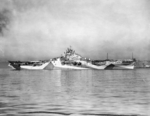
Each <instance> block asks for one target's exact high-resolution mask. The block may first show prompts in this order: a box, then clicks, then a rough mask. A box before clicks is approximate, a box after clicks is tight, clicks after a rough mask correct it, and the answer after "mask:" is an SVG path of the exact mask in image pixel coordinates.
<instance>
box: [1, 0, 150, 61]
mask: <svg viewBox="0 0 150 116" xmlns="http://www.w3.org/2000/svg"><path fill="white" fill-rule="evenodd" d="M149 6H150V2H149V0H0V15H2V14H3V17H6V18H7V19H9V20H8V22H7V24H6V27H3V28H2V29H3V30H2V31H3V32H2V33H1V35H0V52H1V54H0V59H2V60H4V59H5V60H37V59H49V58H52V57H57V56H60V55H61V54H62V53H63V52H64V51H65V49H66V48H67V47H69V46H70V45H71V46H72V47H73V48H74V49H75V50H76V52H77V53H79V54H81V55H82V56H85V57H89V58H92V59H105V58H106V54H107V53H108V54H109V58H112V59H121V58H131V55H132V52H133V53H134V56H135V57H136V58H137V59H141V60H146V59H148V60H150V38H149V37H150V8H149ZM4 11H5V12H4ZM6 11H7V12H6ZM1 17H2V16H1ZM2 20H3V19H2V18H0V24H1V23H2V22H3V21H2Z"/></svg>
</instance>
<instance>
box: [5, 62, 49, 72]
mask: <svg viewBox="0 0 150 116" xmlns="http://www.w3.org/2000/svg"><path fill="white" fill-rule="evenodd" d="M8 62H9V64H8V66H9V67H11V68H12V69H16V70H21V69H27V70H42V69H44V68H45V67H46V66H47V65H48V64H49V63H50V61H8Z"/></svg>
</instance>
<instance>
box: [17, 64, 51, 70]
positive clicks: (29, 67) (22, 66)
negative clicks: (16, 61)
mask: <svg viewBox="0 0 150 116" xmlns="http://www.w3.org/2000/svg"><path fill="white" fill-rule="evenodd" d="M49 63H50V62H46V63H43V64H42V65H40V66H32V65H31V66H28V65H21V66H20V68H21V69H27V70H43V69H44V68H45V67H46V66H47V65H48V64H49Z"/></svg>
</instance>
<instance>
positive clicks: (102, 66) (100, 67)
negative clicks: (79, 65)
mask: <svg viewBox="0 0 150 116" xmlns="http://www.w3.org/2000/svg"><path fill="white" fill-rule="evenodd" d="M87 67H89V68H92V69H97V70H104V69H105V68H106V67H107V65H101V66H97V65H93V64H91V63H88V64H87Z"/></svg>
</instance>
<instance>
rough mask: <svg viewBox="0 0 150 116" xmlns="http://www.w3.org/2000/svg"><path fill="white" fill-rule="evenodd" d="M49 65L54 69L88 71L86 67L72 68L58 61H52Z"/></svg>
mask: <svg viewBox="0 0 150 116" xmlns="http://www.w3.org/2000/svg"><path fill="white" fill-rule="evenodd" d="M51 63H52V64H53V66H54V69H75V70H81V69H89V68H86V67H80V66H72V65H67V64H64V65H62V63H61V61H60V59H57V60H52V61H51Z"/></svg>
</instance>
